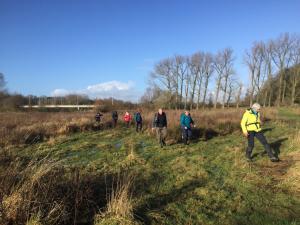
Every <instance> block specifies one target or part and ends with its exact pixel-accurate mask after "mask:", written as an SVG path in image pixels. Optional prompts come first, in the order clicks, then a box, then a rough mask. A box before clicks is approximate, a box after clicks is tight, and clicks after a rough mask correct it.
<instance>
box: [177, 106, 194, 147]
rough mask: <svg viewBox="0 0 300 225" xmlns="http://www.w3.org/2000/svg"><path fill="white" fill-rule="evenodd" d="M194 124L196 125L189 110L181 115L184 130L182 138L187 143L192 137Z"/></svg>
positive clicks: (181, 125)
mask: <svg viewBox="0 0 300 225" xmlns="http://www.w3.org/2000/svg"><path fill="white" fill-rule="evenodd" d="M192 126H194V121H193V119H192V117H191V114H190V112H189V111H185V112H184V113H182V114H181V116H180V127H181V131H182V139H183V142H184V144H185V145H188V144H189V143H188V141H189V140H190V139H191V137H192Z"/></svg>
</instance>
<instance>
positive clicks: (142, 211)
mask: <svg viewBox="0 0 300 225" xmlns="http://www.w3.org/2000/svg"><path fill="white" fill-rule="evenodd" d="M204 183H205V181H203V180H200V179H194V180H191V181H188V182H186V183H185V184H183V185H182V186H181V187H179V188H175V189H173V190H171V191H170V192H168V193H164V194H159V195H156V196H154V197H151V198H149V199H146V200H145V203H144V204H142V205H140V206H139V207H138V208H137V209H136V210H135V211H134V215H135V219H136V220H139V221H141V222H142V223H143V224H146V225H148V224H151V218H149V217H148V215H147V212H150V211H153V210H155V211H157V210H158V211H159V210H162V209H163V208H164V207H166V206H167V205H168V204H169V203H172V202H177V201H178V200H180V198H182V197H183V196H184V195H185V194H187V193H189V192H191V191H193V190H195V189H196V188H198V187H201V186H203V185H204Z"/></svg>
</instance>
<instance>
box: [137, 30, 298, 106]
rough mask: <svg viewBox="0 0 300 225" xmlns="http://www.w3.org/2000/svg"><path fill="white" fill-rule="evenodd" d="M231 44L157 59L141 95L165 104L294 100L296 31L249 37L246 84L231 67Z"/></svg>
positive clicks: (149, 101) (147, 101) (287, 102)
mask: <svg viewBox="0 0 300 225" xmlns="http://www.w3.org/2000/svg"><path fill="white" fill-rule="evenodd" d="M235 61H236V57H235V56H234V52H233V50H232V49H231V48H225V49H222V50H220V51H218V52H217V53H216V54H212V53H210V52H203V51H198V52H196V53H194V54H192V55H190V56H183V55H174V56H172V57H168V58H165V59H162V60H160V61H158V62H157V63H156V64H155V65H154V68H153V70H152V72H151V73H150V76H149V78H150V79H149V80H150V82H149V87H148V88H147V90H146V92H145V94H144V95H143V96H142V98H141V102H142V103H144V104H145V105H147V104H154V105H155V104H157V105H163V106H164V107H167V108H174V109H178V108H185V109H186V108H189V109H194V108H196V109H199V108H200V107H206V106H211V107H214V108H217V106H220V107H222V108H225V107H229V106H230V105H231V106H235V107H239V106H240V105H241V104H242V105H251V104H252V103H253V101H259V102H262V103H263V104H264V105H268V106H272V105H276V106H281V105H294V104H296V103H299V95H300V93H299V89H300V88H299V80H300V78H299V77H300V74H299V64H300V37H299V36H298V35H291V34H289V33H285V34H281V35H280V36H279V37H278V38H276V39H272V40H269V41H267V42H263V41H259V42H254V43H253V45H252V46H251V48H250V49H248V50H246V51H245V53H244V56H243V65H244V66H246V67H247V68H248V71H249V84H248V87H246V85H247V83H246V82H242V81H241V77H239V76H238V74H237V73H236V71H235V68H234V63H235Z"/></svg>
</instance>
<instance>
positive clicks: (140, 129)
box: [135, 122, 143, 132]
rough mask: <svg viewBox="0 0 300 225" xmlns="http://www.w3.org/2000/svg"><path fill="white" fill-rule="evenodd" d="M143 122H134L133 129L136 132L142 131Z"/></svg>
mask: <svg viewBox="0 0 300 225" xmlns="http://www.w3.org/2000/svg"><path fill="white" fill-rule="evenodd" d="M142 127H143V124H142V122H136V126H135V130H136V132H139V131H142Z"/></svg>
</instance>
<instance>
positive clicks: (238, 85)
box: [235, 82, 243, 108]
mask: <svg viewBox="0 0 300 225" xmlns="http://www.w3.org/2000/svg"><path fill="white" fill-rule="evenodd" d="M236 88H237V91H236V95H235V103H236V108H239V106H240V101H241V94H242V90H243V83H241V82H237V83H236Z"/></svg>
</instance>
